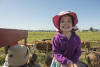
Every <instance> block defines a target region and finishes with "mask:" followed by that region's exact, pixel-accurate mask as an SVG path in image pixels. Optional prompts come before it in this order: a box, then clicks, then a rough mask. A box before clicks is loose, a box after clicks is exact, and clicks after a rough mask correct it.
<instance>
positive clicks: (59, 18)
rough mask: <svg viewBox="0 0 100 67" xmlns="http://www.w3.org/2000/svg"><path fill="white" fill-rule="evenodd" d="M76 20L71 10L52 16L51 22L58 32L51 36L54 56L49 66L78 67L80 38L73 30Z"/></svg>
mask: <svg viewBox="0 0 100 67" xmlns="http://www.w3.org/2000/svg"><path fill="white" fill-rule="evenodd" d="M77 22H78V19H77V15H76V13H74V12H71V11H63V12H60V13H59V14H58V15H56V16H54V17H53V23H54V26H55V27H56V28H57V29H58V32H57V34H56V35H55V36H54V38H53V46H52V51H53V53H54V58H53V61H52V64H51V67H56V66H57V64H58V66H59V67H78V65H77V62H78V59H79V57H80V55H81V40H80V37H79V36H78V35H76V33H75V32H74V31H75V30H76V29H75V27H76V24H77ZM55 62H56V64H55Z"/></svg>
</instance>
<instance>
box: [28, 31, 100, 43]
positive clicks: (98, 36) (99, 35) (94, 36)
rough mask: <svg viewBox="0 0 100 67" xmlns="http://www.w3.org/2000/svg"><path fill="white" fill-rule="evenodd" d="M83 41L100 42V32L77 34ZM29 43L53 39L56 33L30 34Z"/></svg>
mask: <svg viewBox="0 0 100 67" xmlns="http://www.w3.org/2000/svg"><path fill="white" fill-rule="evenodd" d="M76 33H77V34H78V35H79V36H80V38H81V40H82V41H87V40H100V32H76ZM28 34H29V35H28V43H32V42H33V41H34V40H42V39H48V38H51V39H52V38H53V36H54V35H55V34H56V32H29V33H28Z"/></svg>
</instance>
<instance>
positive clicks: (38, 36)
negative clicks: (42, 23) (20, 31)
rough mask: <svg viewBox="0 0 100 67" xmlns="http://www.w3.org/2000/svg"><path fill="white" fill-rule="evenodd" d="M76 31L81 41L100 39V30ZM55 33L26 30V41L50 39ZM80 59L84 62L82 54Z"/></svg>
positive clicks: (0, 50)
mask: <svg viewBox="0 0 100 67" xmlns="http://www.w3.org/2000/svg"><path fill="white" fill-rule="evenodd" d="M76 33H77V34H78V35H79V36H80V38H81V40H82V41H87V40H100V32H76ZM55 34H56V32H28V39H27V42H28V43H32V42H33V41H35V40H42V39H48V38H51V39H52V38H53V36H54V35H55ZM3 53H4V48H0V56H1V55H3ZM42 59H43V58H42ZM0 60H1V58H0ZM80 60H82V61H84V62H86V60H85V58H84V55H82V56H81V57H80ZM86 63H87V62H86Z"/></svg>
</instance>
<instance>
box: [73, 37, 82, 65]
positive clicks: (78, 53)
mask: <svg viewBox="0 0 100 67" xmlns="http://www.w3.org/2000/svg"><path fill="white" fill-rule="evenodd" d="M80 55H81V40H80V38H78V41H77V48H76V50H75V55H74V56H73V58H72V61H73V63H77V62H78V59H79V57H80Z"/></svg>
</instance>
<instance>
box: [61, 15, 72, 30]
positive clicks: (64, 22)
mask: <svg viewBox="0 0 100 67" xmlns="http://www.w3.org/2000/svg"><path fill="white" fill-rule="evenodd" d="M72 29H73V25H72V17H70V16H68V15H64V16H62V17H61V19H60V30H61V31H62V32H70V31H71V30H72Z"/></svg>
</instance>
